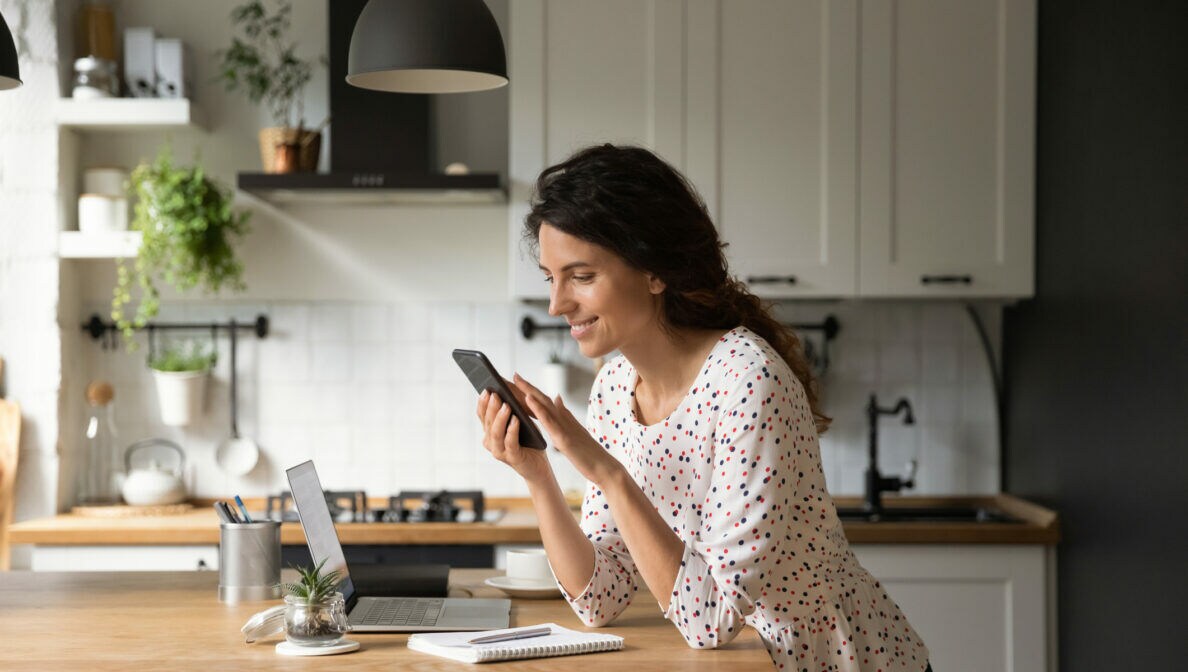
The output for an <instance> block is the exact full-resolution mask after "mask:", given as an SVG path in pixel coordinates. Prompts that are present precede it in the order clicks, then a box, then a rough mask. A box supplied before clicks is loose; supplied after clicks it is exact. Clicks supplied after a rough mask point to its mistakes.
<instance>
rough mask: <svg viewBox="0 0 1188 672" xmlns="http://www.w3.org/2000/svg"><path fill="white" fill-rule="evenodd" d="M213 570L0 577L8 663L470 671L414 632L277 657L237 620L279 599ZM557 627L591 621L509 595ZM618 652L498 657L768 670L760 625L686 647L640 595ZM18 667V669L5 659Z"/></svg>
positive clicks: (517, 618) (482, 589)
mask: <svg viewBox="0 0 1188 672" xmlns="http://www.w3.org/2000/svg"><path fill="white" fill-rule="evenodd" d="M496 573H497V572H496V571H494V570H476V569H469V570H453V571H451V573H450V595H451V596H452V597H468V596H472V597H503V595H502V593H500V592H499V591H497V590H495V589H493V588H488V587H487V586H485V585H484V584H483V580H484V579H485V578H487V577H490V576H493V575H495V574H496ZM217 585H218V575H217V574H215V573H213V572H135V573H131V572H121V573H99V572H77V573H74V572H8V573H0V632H3V633H4V653H3V656H0V661H2V662H0V668H6V669H23V670H47V669H85V670H122V671H134V670H154V671H155V670H202V671H203V672H212V671H214V670H220V671H221V670H241V669H251V670H293V669H326V670H329V669H334V670H383V671H384V672H389V671H391V670H424V671H430V670H463V669H473V668H471V667H470V666H468V665H467V664H465V663H458V662H454V661H450V660H446V659H443V658H437V657H435V656H430V655H427V654H423V653H418V652H415V651H410V650H409V649H408V648H407V645H406V644H407V641H408V635H407V634H352V635H350V638H351V639H354V640H356V641H358V642H360V643H361V644H362V647H361V648H360V650H359V651H356V652H354V653H349V654H343V655H337V656H327V657H320V658H319V657H314V658H289V657H285V656H280V655H277V654H276V653H275V651H274V648H275V644H276V642H278V641H281V636H276V637H273V638H271V639H268V640H265V641H263V642H259V643H256V644H245V643H244V641H243V635H242V634H241V633H240V630H239V628H240V626H241V625H243V623H244V622H246V621H247V619H248V618H249V617H250V616H251V615H252V614H254V613H256V612H257V611H261V610H263V609H266V608H268V607H269V606H272V605H274V604H279V602H278V601H273V602H254V603H245V604H240V605H234V606H231V605H225V604H220V603H219V602H218V600H217V598H216V587H217ZM548 622H552V623H557V624H559V625H561V626H563V627H566V628H570V629H574V630H582V631H586V630H591V629H590V628H586V627H585V626H583V625H582V624H581V622H580V621H578V619H577V617H576V616H574V614H573V612H572V610H570V608H569V605H568V604H566V603H565V601H564V600H561V599H560V598H558V599H550V600H513V601H512V611H511V625H512V626H513V627H514V626H522V625H532V624H536V623H548ZM597 631H598V632H605V633H610V634H615V635H619V636H620V637H623V639H624V648H623V650H622V651H615V652H607V653H598V654H587V655H584V656H566V657H558V658H540V659H535V660H529V661H519V662H515V663H510V664H504V665H500V664H496V666H498V667H507V668H508V669H516V670H540V671H546V670H565V669H574V667H575V666H585V667H594V666H597V667H598V668H599V669H602V670H631V671H633V672H634V671H636V670H640V669H648V670H669V669H679V670H690V671H693V670H731V671H732V672H733V671H744V670H771V669H772V665H771V660H770V658H768V656H767V652H766V651H765V650H764V648H763V644H762V642H761V641H760V639H759V637H758V635H757V634H756V633H755V631H754V630H751V629H746V630H744V631H743V632H742V633H741V634H740V635H739V636H738V638H737V639H735V640H734V641H733V642H731V643H730V644H729V645H728V646H726V647H724V648H721V649H716V650H708V651H707V650H693V649H690V648H689V647H688V646H687V645H686V644H685V641H684V639H683V638H682V637H681V636H680V634H679V633H678V632H677V630H676V628H675V627H673V625H672V624H671V623H669V622H668V621H666V620H664V618H663V616H661V614H660V610H659V608H658V607H657V605H656V602H655V600H654V599H653V598H652V597H651V596H650V595H648V594H647V593H646V592H644V591H641V592H640V594H638V595H637V596H636V598H635V601H634V602H633V603H632V605H631V606H630V607H629V608H628V609H627V610H626V611H625V612H624V613H623V615H622V616H620V617H619V619H618V620H616V621H615V623H614V624H612V625H610V626H608V627H605V628H599V629H598V630H597ZM9 665H11V666H12V667H11V668H8V667H7V666H9Z"/></svg>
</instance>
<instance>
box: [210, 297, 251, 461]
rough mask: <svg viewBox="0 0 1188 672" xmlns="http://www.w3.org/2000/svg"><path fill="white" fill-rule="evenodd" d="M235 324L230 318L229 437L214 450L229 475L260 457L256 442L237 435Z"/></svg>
mask: <svg viewBox="0 0 1188 672" xmlns="http://www.w3.org/2000/svg"><path fill="white" fill-rule="evenodd" d="M236 329H237V327H236V324H235V320H234V319H233V320H231V325H230V332H231V438H229V439H227V440H226V441H224V442H223V443H222V444H220V445H219V447H218V448H217V449H216V450H215V463H217V464H218V465H219V468H220V469H222V470H223V472H224V473H226V474H228V475H231V476H243V475H246V474H247V473H248V472H250V471H251V470H252V469H254V468H255V467H256V462H257V461H258V460H259V459H260V447H259V446H258V445H256V442H255V441H253V440H251V439H249V438H247V437H244V436H240V435H239V404H238V399H237V395H238V390H237V389H236V387H237V385H236V371H235V369H236V362H235V359H236V358H235V351H236Z"/></svg>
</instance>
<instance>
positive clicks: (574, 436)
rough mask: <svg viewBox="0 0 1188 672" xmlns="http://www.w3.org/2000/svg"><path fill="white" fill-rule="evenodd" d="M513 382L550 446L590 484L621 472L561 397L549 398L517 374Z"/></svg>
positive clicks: (615, 462) (611, 457) (599, 483)
mask: <svg viewBox="0 0 1188 672" xmlns="http://www.w3.org/2000/svg"><path fill="white" fill-rule="evenodd" d="M512 379H513V382H514V383H515V386H516V388H517V389H518V390H519V391H520V392H523V393H524V398H525V400H526V401H527V403H528V409H529V410H530V411H532V414H533V415H535V416H536V419H537V420H539V421H540V424H541V425H542V426H543V427H544V430H545V431H546V432H548V434H549V438H551V439H552V440H553V446H554V447H556V448H557V450H559V451H561V454H562V455H564V456H565V457H566V458H568V459H569V461H570V463H572V464H573V466H574V467H575V468H576V469H577V470H578V471H579V472H581V474H582V476H585V477H586V479H587V480H589V481H591V482H592V483H595V484H597V485H602V484H603V483H604V482H605V480H606V479H607V478H609V477H610V476H611V475H613V474H615V473H616V472H618V471H620V470H622V468H623V465H622V464H620V463H619V461H618V460H616V459H615V458H614V457H613V456H612V455H611V454H610V453H608V452H607V451H606V449H605V448H603V447H602V446H601V445H599V444H598V442H597V441H595V440H594V437H592V436H590V432H588V431H586V428H585V426H583V425H582V423H581V422H579V421H578V419H577V418H575V417H574V416H573V413H571V412H570V410H569V409H568V408H566V406H565V402H564V401H562V399H561V395H557V397H556V398H555V399H549V397H548V395H546V394H545V393H544V392H541V391H540V390H539V389H537V388H536V387H535V386H534V385H532V383H529V382H528V381H526V380H524V379H523V378H521V377H520V374H518V373H517V374H515V375H514V376H513V377H512Z"/></svg>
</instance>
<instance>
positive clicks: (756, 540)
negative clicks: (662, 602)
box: [664, 370, 803, 648]
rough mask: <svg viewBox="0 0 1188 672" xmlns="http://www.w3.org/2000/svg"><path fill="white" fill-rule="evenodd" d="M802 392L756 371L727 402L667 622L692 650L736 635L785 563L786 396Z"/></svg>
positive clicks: (790, 437)
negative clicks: (770, 575) (760, 589)
mask: <svg viewBox="0 0 1188 672" xmlns="http://www.w3.org/2000/svg"><path fill="white" fill-rule="evenodd" d="M800 390H801V388H800V387H799V382H798V381H790V383H789V384H788V385H784V384H781V383H780V382H779V381H778V379H776V378H775V377H774V374H769V373H768V371H766V370H763V371H760V372H758V373H756V372H754V371H750V372H748V373H747V374H746V376H745V377H744V380H742V381H741V382H739V383H736V384H735V385H734V389H732V390H731V391H730V393H729V396H727V397H726V399H725V400H724V401H723V410H722V411H721V414H720V415H719V418H718V424H717V426H716V427H715V428H714V434H713V441H714V446H713V450H714V452H713V458H712V459H713V460H714V471H713V474H712V476H711V478H710V486H709V489H708V494H707V495H706V499H705V501H704V502H703V503H702V508H701V521H700V525H699V528H698V530H697V534H696V536H695V537H694V539H693V541H692V543H690V544H687V545H686V546H685V551H684V555H683V557H682V558H681V564H680V568H679V569H678V572H677V578H676V582H675V583H674V584H673V590H672V597H671V599H670V600H669V604H668V610H667V611H666V612H665V614H664V615H665V617H666V618H668V619H669V620H670V621H672V622H673V623H674V624H676V626H677V628H678V629H679V630H680V632H681V634H682V635H684V637H685V641H686V642H687V643H688V644H689V646H690V647H693V648H700V647H705V648H715V647H717V646H721V645H724V644H726V643H728V642H729V641H731V640H732V639H734V638H735V637H736V636H737V635H738V633H739V632H740V631H741V630H742V627H743V625H744V624H745V619H746V617H747V616H749V615H750V614H751V613H752V612H753V611H754V610H755V600H756V599H757V597H756V596H755V595H753V594H751V591H749V590H748V587H750V586H761V585H763V583H762V582H763V579H764V577H765V575H766V573H767V572H768V571H769V570H770V568H771V567H772V563H773V561H774V559H775V558H776V557H778V555H779V554H778V552H777V551H778V549H777V548H776V545H777V544H779V543H780V539H781V538H782V536H783V533H781V532H777V531H776V530H774V529H773V528H774V527H775V523H776V521H777V520H780V519H782V514H781V513H780V509H781V508H782V507H785V506H786V505H787V501H786V500H787V495H785V494H782V492H781V491H784V490H785V488H786V487H790V486H789V484H788V479H789V478H790V475H791V473H792V472H793V471H794V460H795V450H794V448H793V446H794V445H795V444H796V443H797V441H796V437H797V433H796V431H795V421H794V418H793V417H792V416H793V413H792V411H793V410H794V407H793V403H792V400H791V399H789V398H788V395H789V394H793V393H796V392H800V394H801V395H802V396H803V392H802V391H800ZM797 405H799V404H797ZM773 532H775V534H773Z"/></svg>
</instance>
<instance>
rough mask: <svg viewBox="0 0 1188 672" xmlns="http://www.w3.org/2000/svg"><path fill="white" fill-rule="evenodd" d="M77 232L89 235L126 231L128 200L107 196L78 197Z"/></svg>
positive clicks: (89, 195) (84, 195)
mask: <svg viewBox="0 0 1188 672" xmlns="http://www.w3.org/2000/svg"><path fill="white" fill-rule="evenodd" d="M78 230H79V231H81V232H83V233H89V234H95V233H109V232H112V231H127V230H128V199H126V198H124V197H123V196H108V195H107V194H83V195H82V196H79V197H78Z"/></svg>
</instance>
